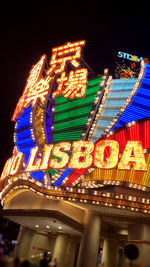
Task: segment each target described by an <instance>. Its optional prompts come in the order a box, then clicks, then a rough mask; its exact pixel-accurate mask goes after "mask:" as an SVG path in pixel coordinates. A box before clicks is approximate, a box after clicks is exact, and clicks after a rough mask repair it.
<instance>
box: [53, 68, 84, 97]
mask: <svg viewBox="0 0 150 267" xmlns="http://www.w3.org/2000/svg"><path fill="white" fill-rule="evenodd" d="M57 82H58V87H57V90H56V91H55V92H54V93H53V96H57V95H60V94H62V95H63V96H64V97H66V98H71V99H72V98H74V97H77V98H81V97H84V96H85V93H86V85H87V69H77V70H75V71H70V72H69V76H66V73H65V72H62V74H61V77H60V78H58V79H57Z"/></svg>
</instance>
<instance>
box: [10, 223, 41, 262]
mask: <svg viewBox="0 0 150 267" xmlns="http://www.w3.org/2000/svg"><path fill="white" fill-rule="evenodd" d="M35 233H36V231H34V230H32V229H29V228H27V227H24V226H21V227H20V231H19V235H18V244H17V245H16V247H15V250H14V254H15V256H16V257H19V258H20V259H22V260H26V259H29V256H30V250H31V248H32V242H33V238H34V235H35Z"/></svg>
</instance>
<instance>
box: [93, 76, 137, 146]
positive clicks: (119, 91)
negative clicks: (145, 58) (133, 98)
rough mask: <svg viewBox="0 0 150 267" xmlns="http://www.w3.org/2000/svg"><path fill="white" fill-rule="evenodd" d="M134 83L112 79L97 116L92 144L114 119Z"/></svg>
mask: <svg viewBox="0 0 150 267" xmlns="http://www.w3.org/2000/svg"><path fill="white" fill-rule="evenodd" d="M136 81H137V79H118V80H117V79H116V80H114V79H113V80H112V81H111V83H110V87H109V92H108V94H107V97H106V100H105V103H104V106H103V109H102V111H101V113H100V114H99V118H98V120H97V123H96V127H95V129H94V132H93V134H92V137H91V141H92V142H95V141H96V140H97V139H99V138H100V136H101V135H102V134H103V132H104V131H105V129H106V128H107V127H108V125H109V124H110V123H111V122H112V120H113V119H114V118H115V117H116V115H117V114H118V112H119V111H120V109H121V108H122V106H123V105H124V103H125V101H126V99H127V98H128V96H129V95H130V93H131V91H132V89H133V88H134V85H135V83H136Z"/></svg>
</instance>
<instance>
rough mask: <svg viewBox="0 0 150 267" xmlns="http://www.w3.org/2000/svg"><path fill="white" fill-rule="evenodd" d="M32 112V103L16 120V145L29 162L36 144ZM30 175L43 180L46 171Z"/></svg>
mask: <svg viewBox="0 0 150 267" xmlns="http://www.w3.org/2000/svg"><path fill="white" fill-rule="evenodd" d="M32 112H33V111H32V105H30V106H29V107H28V108H24V110H23V112H22V113H21V114H20V116H19V117H18V118H17V120H16V127H15V145H16V147H17V149H18V151H19V152H22V153H24V155H25V159H24V161H25V163H27V162H28V159H29V155H30V150H31V149H32V148H34V147H35V146H36V141H35V138H34V134H33V121H32ZM30 175H31V177H32V178H34V179H37V180H43V176H44V173H43V172H42V171H39V172H32V173H31V174H30Z"/></svg>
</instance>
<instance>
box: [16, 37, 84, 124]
mask: <svg viewBox="0 0 150 267" xmlns="http://www.w3.org/2000/svg"><path fill="white" fill-rule="evenodd" d="M84 45H85V41H79V42H74V43H70V42H69V43H67V44H65V45H63V46H59V47H56V48H53V49H52V56H51V59H50V67H49V68H48V69H47V71H45V75H44V77H43V71H44V67H45V65H46V56H45V55H43V56H42V57H41V59H40V61H39V62H38V63H37V64H36V65H35V66H33V68H32V69H31V71H30V75H29V78H28V79H27V84H26V87H25V89H24V92H23V94H22V96H21V97H20V99H19V101H18V103H17V106H16V109H15V111H14V114H13V117H12V120H14V121H15V120H16V119H17V117H18V116H19V114H20V113H21V112H22V111H23V109H24V107H25V108H27V107H28V106H29V105H30V104H32V106H33V107H34V106H36V105H37V104H38V103H41V104H44V103H45V102H46V99H47V96H48V95H49V93H50V90H51V87H50V83H51V82H52V81H54V79H55V81H57V88H56V90H55V91H54V92H53V97H56V96H58V95H60V94H62V95H63V96H64V97H66V98H70V99H73V98H74V97H76V98H81V97H84V96H85V93H86V85H87V75H88V71H87V69H86V68H80V60H81V51H82V47H83V46H84ZM67 63H70V64H71V67H72V69H73V70H71V71H70V72H69V73H66V71H65V70H66V67H67Z"/></svg>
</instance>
